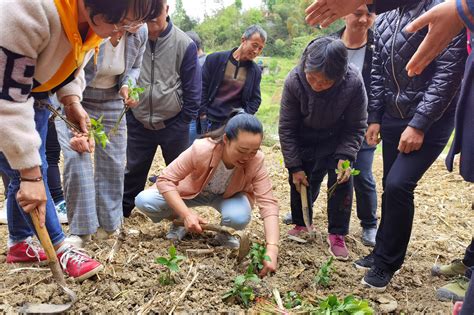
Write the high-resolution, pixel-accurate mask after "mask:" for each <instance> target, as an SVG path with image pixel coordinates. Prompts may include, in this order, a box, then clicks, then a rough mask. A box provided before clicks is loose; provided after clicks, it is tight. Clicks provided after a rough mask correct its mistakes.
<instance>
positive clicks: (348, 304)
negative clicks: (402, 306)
mask: <svg viewBox="0 0 474 315" xmlns="http://www.w3.org/2000/svg"><path fill="white" fill-rule="evenodd" d="M311 314H316V315H325V314H331V315H351V314H357V315H372V314H374V310H373V309H372V308H371V307H370V305H369V302H368V301H366V300H358V299H356V298H355V297H353V296H352V295H349V296H347V297H346V298H345V299H344V300H343V301H339V300H338V299H337V297H336V296H335V295H330V296H329V297H328V298H327V299H325V300H323V301H321V302H320V303H319V307H318V308H317V309H316V310H315V311H314V312H311Z"/></svg>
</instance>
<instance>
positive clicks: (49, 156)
mask: <svg viewBox="0 0 474 315" xmlns="http://www.w3.org/2000/svg"><path fill="white" fill-rule="evenodd" d="M60 155H61V147H60V146H59V141H58V134H57V133H56V126H55V124H54V121H52V120H48V134H47V136H46V161H47V162H48V187H49V191H50V192H51V196H52V198H53V201H54V203H55V204H58V203H60V202H61V201H64V194H63V188H62V185H61V175H60V172H59V158H60ZM2 180H3V187H4V188H5V198H7V192H8V184H9V183H10V180H9V178H8V176H6V175H5V174H4V173H2Z"/></svg>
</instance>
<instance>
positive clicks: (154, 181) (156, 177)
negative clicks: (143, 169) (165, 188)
mask: <svg viewBox="0 0 474 315" xmlns="http://www.w3.org/2000/svg"><path fill="white" fill-rule="evenodd" d="M157 179H158V176H156V175H153V176H150V177H148V181H149V182H152V183H153V184H154V183H156V180H157Z"/></svg>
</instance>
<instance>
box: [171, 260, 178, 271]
mask: <svg viewBox="0 0 474 315" xmlns="http://www.w3.org/2000/svg"><path fill="white" fill-rule="evenodd" d="M168 267H169V268H170V270H171V271H174V272H178V271H179V266H178V265H177V264H176V263H174V262H172V263H170V265H169V266H168Z"/></svg>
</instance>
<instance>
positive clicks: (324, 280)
mask: <svg viewBox="0 0 474 315" xmlns="http://www.w3.org/2000/svg"><path fill="white" fill-rule="evenodd" d="M333 260H334V259H333V258H332V257H329V259H328V261H326V262H325V263H324V264H323V265H322V266H321V268H319V271H318V273H317V275H316V277H315V278H314V282H315V283H316V284H317V285H319V286H322V287H325V288H327V287H328V286H329V282H330V281H331V273H332V271H333V267H332V263H333Z"/></svg>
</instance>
